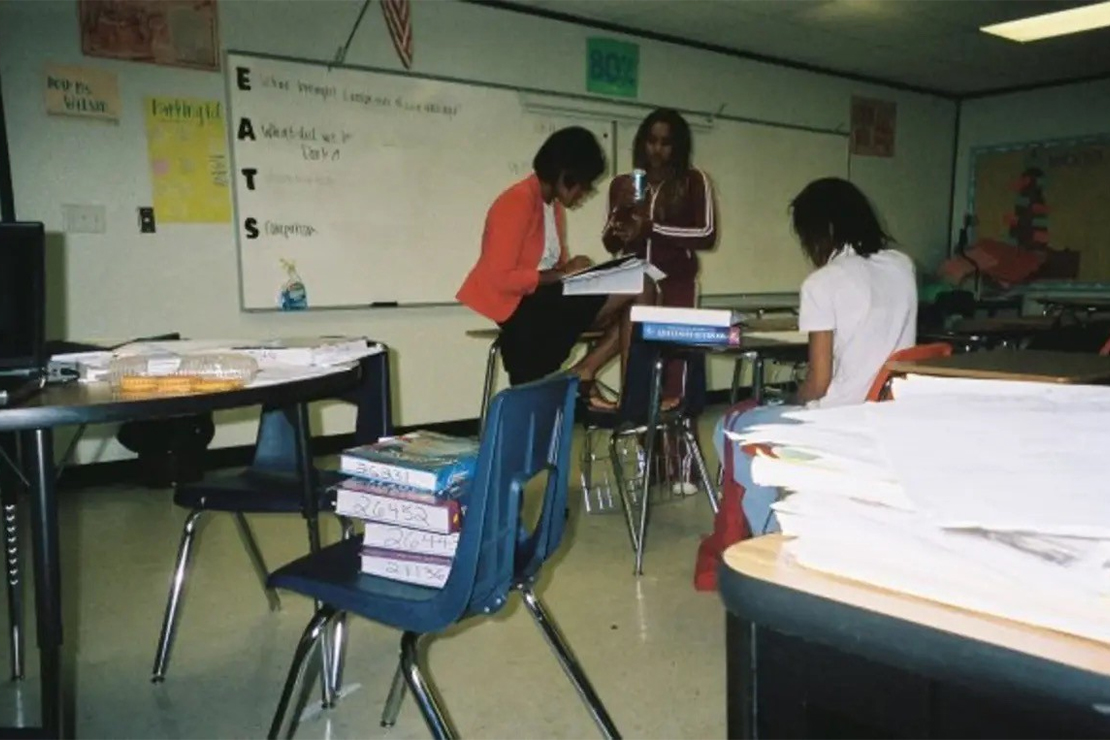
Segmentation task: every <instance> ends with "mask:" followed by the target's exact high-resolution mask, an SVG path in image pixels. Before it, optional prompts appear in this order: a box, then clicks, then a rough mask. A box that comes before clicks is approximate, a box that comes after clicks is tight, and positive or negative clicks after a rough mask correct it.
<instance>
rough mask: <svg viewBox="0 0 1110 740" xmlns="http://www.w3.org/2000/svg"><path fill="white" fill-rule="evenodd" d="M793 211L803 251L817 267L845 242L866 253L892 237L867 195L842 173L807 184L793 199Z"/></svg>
mask: <svg viewBox="0 0 1110 740" xmlns="http://www.w3.org/2000/svg"><path fill="white" fill-rule="evenodd" d="M790 211H791V215H792V217H793V226H794V233H795V234H797V235H798V240H799V241H800V242H801V243H802V251H804V252H805V253H806V256H808V257H809V259H810V261H812V262H813V264H815V265H816V266H818V267H821V266H822V265H824V264H825V263H826V262H828V261H829V258H830V257H831V256H832V255H833V253H834V252H836V251H837V250H838V249H840V248H841V247H843V246H850V247H851V248H852V249H854V250H855V251H856V254H858V255H860V256H861V257H867V256H869V255H872V254H875V253H876V252H878V251H880V250H883V249H886V248H887V245H888V243H889V242H891V241H893V239H892V238H891V236H890V234H888V233H886V231H884V230H883V227H882V226H881V225H879V219H878V217H877V216H876V215H875V211H874V209H873V208H872V207H871V203H870V202H869V201H868V200H867V196H865V195H864V194H863V193H862V192H860V189H859V188H857V187H856V186H855V185H853V184H852V183H850V182H848V181H847V180H842V179H840V178H839V177H825V178H822V179H820V180H814V181H813V182H811V183H810V184H809V185H806V186H805V188H803V189H802V192H800V193H798V194H797V195H796V196H795V197H794V200H793V201H791V202H790Z"/></svg>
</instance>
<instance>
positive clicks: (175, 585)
mask: <svg viewBox="0 0 1110 740" xmlns="http://www.w3.org/2000/svg"><path fill="white" fill-rule="evenodd" d="M360 365H361V377H362V382H361V383H360V385H359V386H358V387H357V388H355V389H354V390H353V391H351V392H350V393H348V394H345V395H343V396H341V397H340V399H341V400H344V401H347V402H348V403H352V404H354V405H355V406H356V408H357V412H356V420H355V433H354V440H353V442H354V444H356V445H360V444H369V443H372V442H374V441H376V440H377V439H378V438H379V437H382V436H387V435H390V434H392V433H393V421H392V411H391V402H390V381H389V352H388V350H386V351H383V352H381V353H379V354H376V355H371V356H369V357H365V358H363V359H362V360H361V362H360ZM295 413H296V410H295V409H290V408H274V407H263V410H262V416H261V418H260V420H259V424H258V434H257V438H256V442H255V448H254V459H253V460H252V462H251V464H250V466H249V467H248V468H247V469H245V470H243V471H241V472H237V473H217V474H213V475H208V476H205V477H204V478H203V479H201V480H200V481H197V482H195V483H189V484H185V485H180V486H177V488H176V489H175V491H174V503H175V504H176V505H178V506H181V507H184V508H186V509H189V515H188V516H187V517H186V519H185V527H184V531H183V532H182V535H181V543H180V545H179V546H178V549H177V559H176V562H175V565H174V570H173V576H172V579H171V582H170V593H169V598H168V599H167V602H166V612H165V615H164V616H163V618H162V629H161V632H160V634H159V636H158V647H157V650H156V652H155V657H154V669H153V671H152V675H151V680H152V681H154V682H155V683H159V682H161V681H163V680H165V677H166V670H167V668H168V665H169V658H170V651H171V648H172V647H173V640H174V635H175V632H176V628H177V620H178V614H179V610H180V607H181V595H182V591H183V590H184V587H185V582H186V579H187V576H188V571H189V565H190V563H191V560H192V554H193V547H194V541H195V538H196V535H197V531H198V526H199V524H200V521H201V517H202V515H203V514H205V513H206V512H213V511H218V512H226V513H230V514H234V515H235V523H236V525H237V527H238V529H239V534H240V537H241V538H242V540H243V544H244V546H245V547H246V550H247V555H248V556H249V557H250V560H251V564H252V565H253V566H254V567H255V570H256V572H257V573H258V576H259V578H260V580H261V581H262V583H263V587H264V588H265V589H266V597H267V600H268V601H269V603H270V609H271V610H276V609H278V608H280V601H279V600H278V598H277V596H276V594H274V593H273V591H272V590H271V589H269V588H267V587H266V586H265V582H266V578H267V576H268V570H267V568H266V563H265V561H264V560H263V558H262V552H261V550H259V548H258V543H257V542H256V541H255V538H254V535H253V534H252V533H251V529H250V526H249V524H248V523H247V519H246V515H247V514H300V513H302V509H303V493H302V491H303V488H302V485H301V473H300V471H299V470H298V467H297V455H296V449H297V438H296V435H297V427H296V424H295V416H294V414H295ZM316 475H317V490H318V495H319V498H318V501H317V508H318V510H319V511H323V512H327V511H334V509H335V501H334V495H333V494H332V492H331V491H330V490H329V488H330V487H331V486H332V485H334V484H335V483H337V482H339V480H340V479H341V477H342V476H340V475H339V474H338V473H337V472H335V471H328V470H317V471H316ZM341 523H342V524H343V529H344V535H345V536H346V535H347V534H349V530H350V527H349V525H348V524H347V523H345V522H341ZM314 537H316V530H315V528H314V527H313V525H312V524H311V523H310V524H309V544H310V546H311V544H312V539H313V538H314Z"/></svg>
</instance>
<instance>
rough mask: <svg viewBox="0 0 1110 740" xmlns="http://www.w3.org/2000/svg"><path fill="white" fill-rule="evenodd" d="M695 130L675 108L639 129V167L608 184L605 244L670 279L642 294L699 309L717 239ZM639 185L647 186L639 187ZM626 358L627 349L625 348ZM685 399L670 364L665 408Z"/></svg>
mask: <svg viewBox="0 0 1110 740" xmlns="http://www.w3.org/2000/svg"><path fill="white" fill-rule="evenodd" d="M690 152H691V137H690V126H689V125H688V124H687V123H686V120H685V119H684V118H683V117H682V116H681V115H680V114H679V113H678V112H676V111H674V110H671V109H669V108H659V109H656V110H654V111H652V112H651V113H649V114H648V116H647V117H646V118H644V120H643V122H642V123H641V124H640V128H639V129H638V130H637V132H636V137H635V138H634V139H633V142H632V166H633V167H634V168H635V170H634V171H633V172H632V173H627V174H623V175H619V176H617V177H615V178H614V179H613V181H612V183H610V185H609V218H608V221H607V222H606V224H605V229H604V230H603V232H602V242H603V243H604V244H605V248H606V249H607V250H609V252H610V253H612V254H634V255H636V256H637V257H640V258H642V259H645V260H647V261H648V262H650V263H651V264H653V265H655V266H656V267H658V268H659V269H660V270H661V271H662V272H663V273H664V274H666V277H665V278H664V279H663V280H661V281H660V282H659V284H658V288H657V290H651V291H648V292H647V293H646V295H644V296H642V297H641V301H642V302H647V303H659V304H661V305H664V306H685V307H693V306H695V305H696V304H697V277H698V257H697V254H696V252H698V251H700V250H704V249H711V248H712V247H713V245H714V244H715V243H716V241H717V225H716V218H715V217H714V216H715V214H714V204H713V186H712V185H711V183H710V182H709V178H708V177H707V176H706V175H705V173H704V172H702V171H701V170H699V169H697V168H696V167H694V166H693V165H691V163H690ZM641 180H642V182H641ZM622 349H623V351H624V352H625V354H626V355H627V348H626V347H625V348H622ZM681 395H682V365H681V363H670V365H669V366H668V368H667V372H666V379H665V382H664V386H663V396H664V399H665V400H664V406H673V405H675V404H676V403H677V402H678V399H679V398H680V397H681Z"/></svg>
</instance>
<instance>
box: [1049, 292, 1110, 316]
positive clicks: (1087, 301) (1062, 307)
mask: <svg viewBox="0 0 1110 740" xmlns="http://www.w3.org/2000/svg"><path fill="white" fill-rule="evenodd" d="M1033 300H1035V301H1037V303H1040V304H1041V305H1042V306H1043V307H1044V312H1045V314H1049V313H1052V312H1055V313H1056V314H1058V315H1059V314H1065V313H1070V314H1071V315H1073V316H1076V317H1078V316H1079V315H1080V314H1085V315H1086V316H1087V317H1088V318H1089V317H1090V316H1091V315H1092V314H1096V313H1104V312H1107V311H1110V297H1107V296H1099V297H1094V298H1079V297H1075V296H1067V297H1064V296H1061V297H1058V298H1049V297H1045V298H1034V299H1033Z"/></svg>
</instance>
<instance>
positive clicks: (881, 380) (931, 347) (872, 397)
mask: <svg viewBox="0 0 1110 740" xmlns="http://www.w3.org/2000/svg"><path fill="white" fill-rule="evenodd" d="M951 354H952V345H951V344H948V343H947V342H933V343H932V344H916V345H914V346H913V347H906V348H905V349H900V350H896V351H895V352H893V353H892V354H891V355H890V357H889V358H887V362H893V361H898V360H903V361H910V362H912V361H915V360H931V359H933V358H934V357H948V356H949V355H951ZM889 382H890V371H889V370H887V368H886V363H885V362H884V363H883V366H882V367H881V368H879V374H878V375H876V376H875V380H874V382H872V383H871V390H869V391H868V392H867V400H868V401H883V400H886V397H887V391H888V389H887V384H888V383H889Z"/></svg>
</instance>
